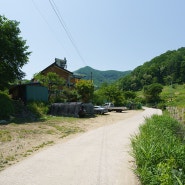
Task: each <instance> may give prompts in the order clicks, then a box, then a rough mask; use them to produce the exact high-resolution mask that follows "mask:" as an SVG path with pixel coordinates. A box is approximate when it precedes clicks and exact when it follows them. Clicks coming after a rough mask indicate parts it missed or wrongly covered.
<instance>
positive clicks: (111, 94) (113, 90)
mask: <svg viewBox="0 0 185 185" xmlns="http://www.w3.org/2000/svg"><path fill="white" fill-rule="evenodd" d="M103 94H104V96H105V97H106V100H107V101H108V102H112V103H114V104H115V105H116V106H119V105H122V104H123V102H124V96H123V91H122V90H120V89H119V86H118V85H117V84H111V85H108V86H106V87H104V88H103Z"/></svg>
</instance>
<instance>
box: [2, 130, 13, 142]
mask: <svg viewBox="0 0 185 185" xmlns="http://www.w3.org/2000/svg"><path fill="white" fill-rule="evenodd" d="M11 140H12V136H11V133H10V132H9V131H7V130H0V142H7V141H11Z"/></svg>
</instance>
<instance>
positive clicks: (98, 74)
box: [74, 66, 131, 87]
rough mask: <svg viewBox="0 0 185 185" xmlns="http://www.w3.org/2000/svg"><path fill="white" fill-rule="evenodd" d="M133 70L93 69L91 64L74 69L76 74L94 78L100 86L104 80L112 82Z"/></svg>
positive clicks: (95, 82)
mask: <svg viewBox="0 0 185 185" xmlns="http://www.w3.org/2000/svg"><path fill="white" fill-rule="evenodd" d="M130 72H131V71H124V72H122V71H116V70H107V71H100V70H96V69H93V68H91V67H89V66H86V67H84V68H80V69H78V70H76V71H74V74H75V73H76V74H82V75H85V77H84V79H88V80H91V78H92V80H93V82H94V84H95V86H97V87H100V85H101V84H102V83H104V82H106V83H108V84H110V83H112V82H114V81H116V80H118V79H120V78H122V77H124V76H125V75H127V74H129V73H130Z"/></svg>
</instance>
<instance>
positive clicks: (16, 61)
mask: <svg viewBox="0 0 185 185" xmlns="http://www.w3.org/2000/svg"><path fill="white" fill-rule="evenodd" d="M18 26H19V22H17V21H12V20H8V19H7V18H6V17H4V16H1V15H0V90H3V89H5V88H7V87H8V85H9V83H10V82H14V81H15V80H16V79H21V78H23V77H24V76H25V73H24V72H23V71H21V69H22V67H23V66H24V65H25V64H26V63H27V62H28V56H29V55H30V52H28V51H27V50H28V46H26V41H25V40H23V38H22V37H20V33H21V31H20V29H19V27H18Z"/></svg>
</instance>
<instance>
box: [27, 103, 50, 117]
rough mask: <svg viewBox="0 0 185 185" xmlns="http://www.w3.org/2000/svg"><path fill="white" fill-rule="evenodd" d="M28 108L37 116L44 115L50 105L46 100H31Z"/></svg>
mask: <svg viewBox="0 0 185 185" xmlns="http://www.w3.org/2000/svg"><path fill="white" fill-rule="evenodd" d="M27 108H28V109H29V110H30V111H31V112H32V113H33V114H35V115H36V116H37V117H42V116H44V115H45V114H47V113H48V110H49V107H48V105H47V104H46V103H44V102H29V103H28V104H27Z"/></svg>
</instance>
